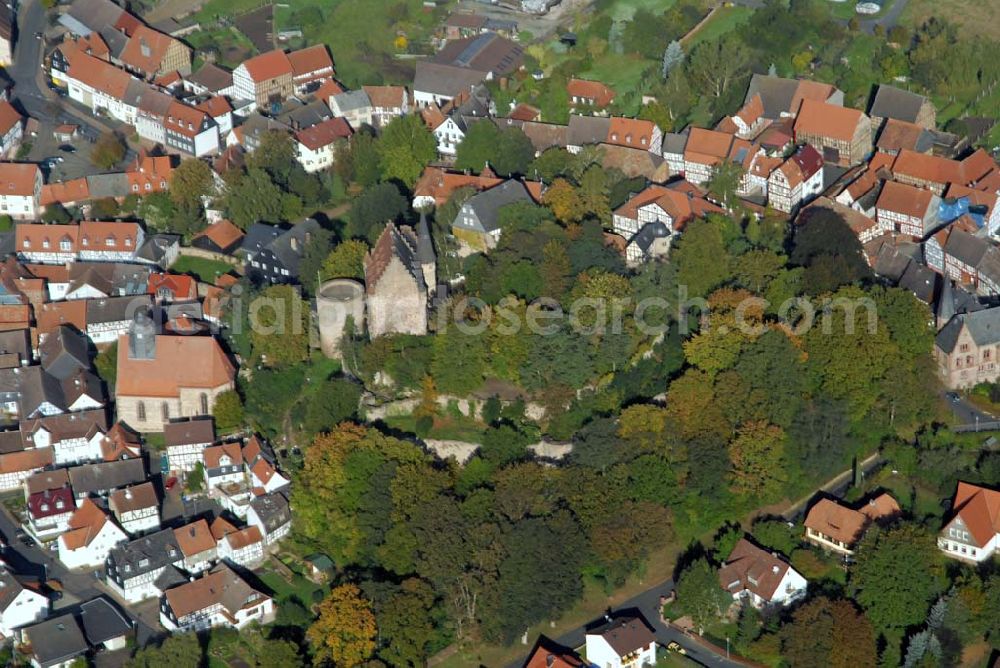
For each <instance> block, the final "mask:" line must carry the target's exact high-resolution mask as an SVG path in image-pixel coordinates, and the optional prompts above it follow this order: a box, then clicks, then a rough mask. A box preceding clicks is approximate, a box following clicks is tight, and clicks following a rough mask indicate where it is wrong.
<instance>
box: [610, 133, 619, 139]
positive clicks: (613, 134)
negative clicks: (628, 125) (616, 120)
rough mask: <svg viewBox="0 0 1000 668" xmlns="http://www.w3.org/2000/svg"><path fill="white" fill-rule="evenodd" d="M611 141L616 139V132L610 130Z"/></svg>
mask: <svg viewBox="0 0 1000 668" xmlns="http://www.w3.org/2000/svg"><path fill="white" fill-rule="evenodd" d="M611 141H618V133H617V132H612V133H611Z"/></svg>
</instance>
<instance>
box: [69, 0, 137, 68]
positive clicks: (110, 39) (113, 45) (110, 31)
mask: <svg viewBox="0 0 1000 668" xmlns="http://www.w3.org/2000/svg"><path fill="white" fill-rule="evenodd" d="M74 4H76V3H74ZM97 32H98V33H99V34H100V35H101V39H103V40H104V43H105V44H107V45H108V51H110V52H111V56H112V57H113V58H117V57H118V56H120V55H121V53H122V51H124V50H125V45H127V44H128V37H126V36H125V33H123V32H120V31H118V30H115V29H114V28H112V27H111V26H110V25H105V26H102V27H101V28H98V29H97Z"/></svg>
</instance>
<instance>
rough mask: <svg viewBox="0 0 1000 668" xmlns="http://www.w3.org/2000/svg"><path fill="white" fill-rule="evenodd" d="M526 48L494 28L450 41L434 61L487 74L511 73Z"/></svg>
mask: <svg viewBox="0 0 1000 668" xmlns="http://www.w3.org/2000/svg"><path fill="white" fill-rule="evenodd" d="M523 54H524V48H523V47H521V45H519V44H518V43H517V42H512V41H511V40H509V39H506V38H504V37H501V36H500V35H498V34H496V33H494V32H485V33H482V34H481V35H476V36H475V37H467V38H465V39H456V40H452V41H450V42H448V43H447V44H446V45H445V47H444V48H443V49H441V50H440V51H439V52H438V53H437V55H435V56H434V58H433V60H432V62H434V63H438V64H444V65H452V66H454V67H458V68H464V69H469V70H475V71H477V72H481V73H482V74H483V75H484V78H485V75H486V74H487V73H492V74H493V75H494V76H498V75H501V74H507V73H509V72H512V71H513V70H515V69H517V68H518V67H520V65H521V60H522V56H523Z"/></svg>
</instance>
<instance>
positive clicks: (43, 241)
mask: <svg viewBox="0 0 1000 668" xmlns="http://www.w3.org/2000/svg"><path fill="white" fill-rule="evenodd" d="M50 245H51V244H50V243H49V238H48V237H45V238H44V239H42V248H48V247H49V246H50Z"/></svg>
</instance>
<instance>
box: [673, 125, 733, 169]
mask: <svg viewBox="0 0 1000 668" xmlns="http://www.w3.org/2000/svg"><path fill="white" fill-rule="evenodd" d="M733 140H734V137H733V135H730V134H726V133H724V132H716V131H715V130H706V129H705V128H691V134H690V135H689V136H688V140H687V144H686V145H685V147H684V159H685V160H688V159H689V157H690V158H694V159H693V160H692V162H699V163H700V162H702V161H703V160H705V159H706V158H708V159H710V160H712V161H711V162H707V163H705V164H715V163H716V162H718V161H720V160H722V159H723V158H726V157H727V156H728V155H729V148H730V146H732V144H733Z"/></svg>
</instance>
